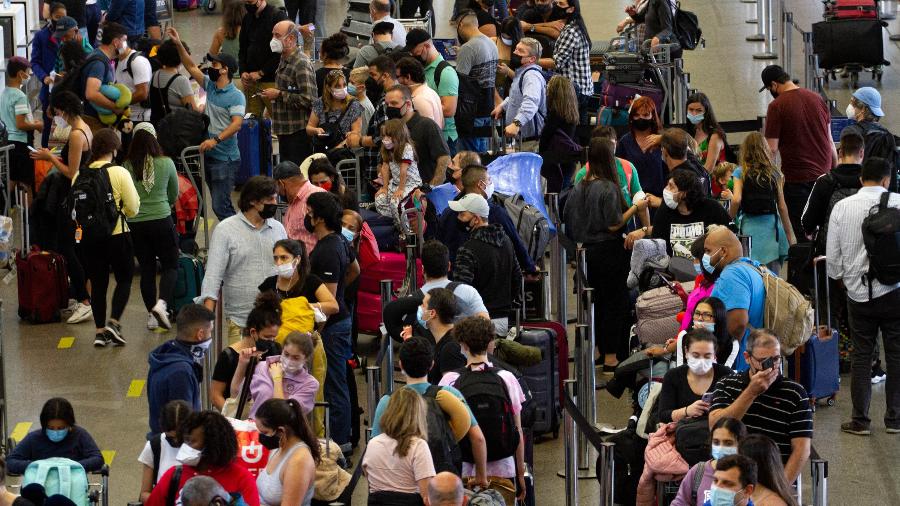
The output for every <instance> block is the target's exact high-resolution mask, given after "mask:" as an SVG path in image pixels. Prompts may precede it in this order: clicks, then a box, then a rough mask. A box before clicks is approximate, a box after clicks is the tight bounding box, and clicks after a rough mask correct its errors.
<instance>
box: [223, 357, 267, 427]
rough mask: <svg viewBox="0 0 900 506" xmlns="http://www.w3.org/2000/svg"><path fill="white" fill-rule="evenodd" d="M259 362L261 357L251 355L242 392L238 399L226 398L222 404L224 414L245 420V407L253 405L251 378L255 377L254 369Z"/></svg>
mask: <svg viewBox="0 0 900 506" xmlns="http://www.w3.org/2000/svg"><path fill="white" fill-rule="evenodd" d="M257 362H259V359H258V358H256V356H255V355H254V356H252V357H250V362H249V363H248V364H247V371H246V372H245V373H244V384H243V385H242V386H241V394H240V396H239V397H238V398H237V399H235V398H234V397H229V398H228V399H225V404H223V405H222V415H223V416H225V417H227V418H236V419H238V420H243V419H244V409H245V408H248V407H252V406H253V399H251V398H250V380H252V379H253V371H255V370H256V363H257Z"/></svg>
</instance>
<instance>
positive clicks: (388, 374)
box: [373, 279, 394, 414]
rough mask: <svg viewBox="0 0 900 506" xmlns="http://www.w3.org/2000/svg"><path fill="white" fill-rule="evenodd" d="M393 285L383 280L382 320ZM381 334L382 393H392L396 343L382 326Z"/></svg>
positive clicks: (391, 282) (388, 280)
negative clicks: (382, 354) (382, 343)
mask: <svg viewBox="0 0 900 506" xmlns="http://www.w3.org/2000/svg"><path fill="white" fill-rule="evenodd" d="M392 285H393V281H391V280H390V279H383V280H381V285H380V286H381V321H384V308H385V307H387V305H388V304H389V303H390V302H391V297H392V294H391V291H392V290H393V286H392ZM382 325H383V324H382ZM381 334H382V337H381V338H382V339H383V340H384V356H383V357H382V359H381V364H379V366H380V367H381V393H382V394H383V395H391V393H392V392H393V391H394V343H393V342H392V340H391V336H390V335H388V333H387V332H386V331H385V330H384V328H382V332H381ZM379 397H380V396H379ZM373 414H374V412H373Z"/></svg>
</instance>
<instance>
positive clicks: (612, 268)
mask: <svg viewBox="0 0 900 506" xmlns="http://www.w3.org/2000/svg"><path fill="white" fill-rule="evenodd" d="M613 150H614V148H613V144H612V142H611V141H609V140H608V139H599V138H595V139H591V144H590V149H589V151H588V161H589V167H590V169H589V171H588V173H587V175H585V177H584V179H583V180H581V182H579V183H578V184H577V185H576V186H575V189H574V191H573V192H572V194H571V195H570V196H569V199H568V201H567V204H566V207H565V216H564V217H563V222H564V223H565V226H566V232H567V234H568V235H569V237H570V238H571V239H572V240H573V241H575V242H580V243H584V247H585V248H586V249H587V278H588V283H589V284H590V286H591V287H592V288H593V289H594V293H602V294H603V297H604V300H606V301H607V302H605V303H604V304H595V305H594V316H595V318H596V319H597V321H598V322H601V324H600V325H597V326H596V329H595V334H596V342H597V348H598V350H599V352H600V356H601V358H602V360H603V370H604V372H613V371H615V368H616V366H617V365H618V363H619V361H620V360H625V359H626V358H627V357H628V328H629V326H630V325H631V322H630V321H629V319H628V313H629V312H628V306H627V304H628V302H627V301H628V289H627V287H626V280H627V278H628V269H629V265H628V262H629V258H630V254H629V253H628V251H627V250H626V249H625V241H624V239H623V238H622V234H621V230H622V228H623V227H624V226H625V225H626V223H627V222H628V220H630V219H631V217H632V216H634V215H635V213H638V212H640V211H641V210H642V209H646V206H647V201H646V200H640V201H638V202H635V203H634V204H632V205H631V206H626V205H625V197H624V196H623V195H622V185H621V182H620V180H619V174H618V172H617V170H616V160H615V156H614V154H613Z"/></svg>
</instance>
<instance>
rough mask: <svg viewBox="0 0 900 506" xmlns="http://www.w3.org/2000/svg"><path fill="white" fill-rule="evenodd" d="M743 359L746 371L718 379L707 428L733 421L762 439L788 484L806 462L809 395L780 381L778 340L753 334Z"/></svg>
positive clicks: (767, 333)
mask: <svg viewBox="0 0 900 506" xmlns="http://www.w3.org/2000/svg"><path fill="white" fill-rule="evenodd" d="M744 358H745V359H746V360H747V363H748V364H749V366H750V368H749V369H748V370H747V371H743V372H736V373H734V374H731V375H730V376H726V377H725V378H722V380H721V381H720V382H719V384H718V386H717V388H716V392H715V395H714V397H713V401H712V406H711V407H710V411H709V426H710V427H712V426H714V425H715V423H716V422H717V421H718V420H719V419H720V418H722V417H729V418H737V419H738V420H741V421H742V422H744V425H746V426H747V432H749V433H759V434H764V435H766V436H768V437H770V438H772V440H773V441H775V443H776V444H777V445H778V449H779V450H780V451H781V460H782V461H783V462H784V471H785V474H786V475H787V478H788V481H790V482H794V481H795V480H796V479H797V476H799V475H800V471H801V470H802V469H803V466H804V464H805V463H806V461H807V459H808V458H809V451H810V446H811V442H812V436H813V420H812V410H811V409H810V405H809V395H808V394H807V393H806V389H804V388H803V386H801V385H800V384H799V383H795V382H793V381H790V380H788V379H785V378H784V377H782V376H781V366H782V356H781V344H780V342H779V341H778V337H777V336H775V335H774V334H773V333H772V331H771V330H768V329H754V330H753V331H751V332H750V336H749V337H748V338H747V349H746V350H745V351H744Z"/></svg>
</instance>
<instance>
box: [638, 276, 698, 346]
mask: <svg viewBox="0 0 900 506" xmlns="http://www.w3.org/2000/svg"><path fill="white" fill-rule="evenodd" d="M693 289H694V282H693V281H689V282H687V283H683V284H679V283H671V284H670V285H669V286H662V287H659V288H654V289H652V290H647V291H646V292H644V293H642V294H641V295H640V296H639V297H638V299H637V304H635V313H636V315H637V324H636V325H635V334H636V335H637V337H638V340H640V342H641V344H665V342H666V341H667V340H669V339H673V338H675V337H676V336H677V335H678V330H679V329H680V327H681V322H679V321H678V313H680V312H681V311H684V307H685V303H686V302H687V294H689V293H690V292H691V290H693Z"/></svg>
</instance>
